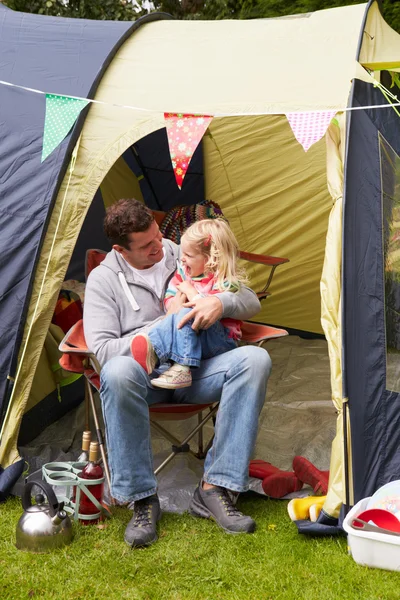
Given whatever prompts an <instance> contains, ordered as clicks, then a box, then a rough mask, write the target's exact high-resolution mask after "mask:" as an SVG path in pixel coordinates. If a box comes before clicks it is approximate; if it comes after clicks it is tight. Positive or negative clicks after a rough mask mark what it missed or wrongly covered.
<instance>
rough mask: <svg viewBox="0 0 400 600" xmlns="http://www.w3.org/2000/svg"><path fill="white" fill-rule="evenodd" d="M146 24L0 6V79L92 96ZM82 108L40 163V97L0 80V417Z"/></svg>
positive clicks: (42, 104) (42, 100)
mask: <svg viewBox="0 0 400 600" xmlns="http://www.w3.org/2000/svg"><path fill="white" fill-rule="evenodd" d="M0 6H1V5H0ZM157 18H165V17H164V16H163V15H158V17H157ZM148 20H150V19H148ZM151 20H153V19H151ZM143 21H144V20H143V19H140V20H139V21H137V22H136V23H129V22H117V21H115V22H114V21H111V22H110V21H86V20H81V19H63V18H56V17H44V16H41V15H33V14H25V13H17V12H14V11H11V10H8V9H7V10H1V11H0V56H1V61H0V80H3V81H7V82H10V83H13V84H16V85H20V86H24V87H30V88H35V89H39V90H41V91H44V92H47V93H55V94H61V95H63V94H65V95H71V96H81V97H93V94H94V93H95V90H96V87H97V85H98V82H99V81H100V78H101V76H102V74H103V73H104V71H105V69H106V68H107V66H108V64H109V62H110V61H111V59H112V57H113V56H114V54H115V52H116V50H117V49H118V48H119V47H120V46H121V44H122V43H123V41H124V40H125V39H126V38H127V37H128V36H129V35H130V34H131V33H132V32H133V31H134V30H135V29H136V28H137V27H138V26H139V25H140V24H141V22H143ZM87 110H89V107H88V108H87V109H84V111H82V113H81V116H80V118H78V120H77V122H76V124H75V126H74V128H73V129H72V131H71V132H70V133H69V134H68V136H67V137H66V138H65V139H64V141H63V142H62V143H61V144H60V145H59V146H58V148H57V149H56V150H54V152H53V153H52V154H51V155H50V156H49V157H48V158H47V159H46V160H45V161H44V162H43V163H41V162H40V161H41V152H42V140H43V129H44V120H45V96H44V95H43V94H36V93H33V92H29V91H25V90H22V89H19V88H13V87H9V86H6V85H3V84H0V114H1V119H0V219H1V223H2V229H1V236H0V420H1V414H4V410H5V408H6V402H5V401H4V399H5V396H7V395H8V394H7V393H6V386H7V381H9V380H7V376H8V375H10V374H11V375H13V374H14V371H15V368H16V358H17V355H18V350H19V344H20V339H21V335H22V331H23V326H24V320H25V312H26V308H27V306H28V302H29V296H30V288H31V284H32V281H33V277H34V271H35V265H36V262H37V260H38V256H39V253H40V248H41V244H42V241H43V237H44V234H45V230H46V224H47V220H48V218H49V215H50V212H51V209H52V205H53V202H54V201H55V197H56V195H57V192H58V189H59V185H60V183H61V181H62V178H63V176H64V173H65V170H66V167H67V165H68V162H69V159H70V155H71V152H72V149H73V146H74V144H75V142H76V139H77V137H78V135H79V133H80V130H81V127H82V124H83V120H84V118H85V115H86V114H87Z"/></svg>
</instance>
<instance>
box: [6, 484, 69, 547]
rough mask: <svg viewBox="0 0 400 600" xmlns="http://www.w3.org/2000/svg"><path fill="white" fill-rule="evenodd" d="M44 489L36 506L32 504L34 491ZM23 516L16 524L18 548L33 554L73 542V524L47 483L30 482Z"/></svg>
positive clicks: (27, 487) (25, 494)
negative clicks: (36, 488) (37, 488)
mask: <svg viewBox="0 0 400 600" xmlns="http://www.w3.org/2000/svg"><path fill="white" fill-rule="evenodd" d="M34 486H37V487H39V488H41V490H42V491H43V492H44V494H45V496H46V497H47V500H48V504H45V497H44V496H43V494H37V495H36V497H35V500H36V504H33V505H32V500H31V492H32V488H33V487H34ZM22 506H23V508H24V513H23V515H22V516H21V518H20V519H19V521H18V523H17V531H16V537H17V539H16V546H17V548H19V549H20V550H29V551H30V552H49V551H50V550H54V549H55V548H61V547H62V546H65V545H66V544H69V543H71V541H72V524H71V521H70V518H69V516H68V515H67V513H66V512H65V510H64V504H63V502H58V500H57V498H56V495H55V493H54V492H53V489H52V488H51V486H50V485H48V484H47V483H39V482H29V483H27V484H26V486H25V488H24V492H23V495H22Z"/></svg>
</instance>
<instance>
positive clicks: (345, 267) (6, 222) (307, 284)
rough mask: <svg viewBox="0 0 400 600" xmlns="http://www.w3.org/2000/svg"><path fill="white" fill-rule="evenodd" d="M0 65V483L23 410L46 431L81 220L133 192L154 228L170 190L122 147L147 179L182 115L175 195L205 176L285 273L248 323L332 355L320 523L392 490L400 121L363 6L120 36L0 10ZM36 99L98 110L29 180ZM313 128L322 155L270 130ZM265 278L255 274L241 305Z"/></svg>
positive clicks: (241, 236)
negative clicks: (311, 122)
mask: <svg viewBox="0 0 400 600" xmlns="http://www.w3.org/2000/svg"><path fill="white" fill-rule="evenodd" d="M0 54H1V57H2V60H1V63H0V80H1V82H0V114H1V120H0V140H1V143H0V177H1V187H0V219H1V224H2V225H1V231H2V235H1V236H0V256H1V261H0V298H1V303H0V333H1V335H0V357H1V358H0V411H1V424H2V429H1V441H0V464H1V465H2V466H3V467H7V466H8V465H11V464H13V463H15V461H17V460H18V458H19V454H18V448H17V444H18V433H19V430H20V427H21V423H22V424H23V423H24V420H26V419H29V414H30V413H31V412H32V411H31V409H32V407H33V406H35V405H43V406H44V407H45V409H44V410H43V412H42V414H43V415H44V417H43V419H44V420H45V418H46V417H45V415H47V413H48V412H51V410H52V409H53V408H52V407H53V405H54V404H57V402H55V401H54V389H55V388H56V383H55V380H54V377H53V380H52V383H50V384H49V385H47V384H45V383H44V382H45V381H48V377H47V378H46V377H44V375H43V373H44V372H46V373H47V376H49V377H50V376H51V375H52V365H51V364H50V362H49V359H48V354H47V355H45V354H44V353H43V349H44V346H45V343H48V344H49V335H50V334H51V328H50V334H49V326H50V323H51V319H52V314H53V311H54V307H55V303H56V300H57V295H58V292H59V289H60V286H61V284H62V282H63V280H64V279H65V277H66V274H67V271H68V268H69V265H72V264H73V262H74V261H72V262H71V257H72V256H73V254H74V255H75V256H77V255H79V247H80V243H81V244H82V236H81V237H80V238H79V234H80V232H81V230H82V227H83V226H84V223H85V217H86V216H87V215H88V214H90V215H91V219H90V220H89V221H88V220H86V227H87V231H93V228H94V227H95V225H94V223H95V222H96V214H98V215H99V214H101V212H102V210H104V207H102V206H101V205H102V202H99V200H98V199H99V194H98V189H99V188H101V190H102V196H101V198H102V199H103V201H104V202H111V201H113V194H114V195H115V196H116V197H118V196H119V195H120V194H122V193H123V192H122V190H123V189H128V188H129V190H131V191H132V190H133V192H132V195H135V193H136V194H137V195H139V196H141V197H142V198H143V197H145V196H146V193H145V192H146V190H145V185H147V186H148V187H149V186H150V187H152V193H153V196H152V197H153V200H154V198H156V199H157V201H158V202H161V205H160V208H169V207H170V206H171V205H174V204H176V205H177V204H182V203H185V202H186V203H187V202H188V201H189V200H188V197H186V198H184V196H183V194H184V192H185V185H186V184H185V183H184V185H183V187H182V192H179V189H178V188H175V190H174V191H173V192H171V194H170V192H168V194H167V192H166V190H167V189H168V190H172V187H171V185H169V187H168V186H167V187H165V186H164V185H163V184H162V183H161V184H160V185H159V188H158V190H159V191H158V193H155V190H154V185H153V184H154V180H153V184H152V183H151V181H150V179H151V178H147V177H144V176H143V173H144V172H145V171H146V168H145V169H144V171H143V168H141V167H140V164H139V163H138V161H136V163H135V165H130V166H129V165H128V162H129V158H128V155H129V156H132V155H133V152H132V151H131V150H130V149H132V147H133V148H134V149H136V150H135V152H136V154H138V156H139V157H140V156H142V157H143V156H144V157H147V158H145V160H155V159H154V156H155V153H156V149H157V148H158V144H159V143H160V144H161V143H165V120H164V113H165V112H172V113H178V112H179V113H185V114H200V115H211V116H213V120H212V122H211V124H210V126H209V128H208V130H207V132H206V133H205V135H204V138H203V141H202V145H201V150H200V151H199V152H201V156H200V155H199V157H198V161H197V163H193V164H194V166H193V168H192V171H190V170H189V172H188V176H187V177H188V179H187V181H188V183H187V186H189V185H190V177H191V176H193V177H194V178H195V179H193V181H196V178H197V183H198V184H199V177H200V179H201V180H202V170H203V171H204V186H205V197H206V198H211V199H213V200H215V201H217V202H218V203H219V204H220V205H221V207H222V209H223V211H224V214H225V215H226V216H227V218H228V219H229V221H230V224H231V226H232V228H233V230H234V232H235V234H236V236H237V238H238V240H239V244H240V246H241V247H243V248H245V249H246V250H248V251H252V252H258V253H263V254H271V255H276V256H287V257H289V258H290V263H288V264H287V265H285V266H284V267H281V273H280V274H279V275H277V276H276V281H275V282H274V284H275V287H274V296H273V298H271V301H270V302H269V303H268V304H267V305H266V306H265V308H263V311H262V313H261V314H260V315H259V316H258V317H257V320H259V321H264V322H268V323H271V324H274V325H278V326H279V325H280V326H284V327H287V328H291V329H295V330H301V331H307V332H312V333H315V334H318V333H319V334H321V333H324V334H325V336H326V339H327V341H328V347H329V359H330V370H331V388H332V399H333V403H334V406H335V409H336V411H337V432H336V437H335V439H334V441H333V445H332V451H331V477H330V489H329V492H328V497H327V500H326V503H325V507H324V508H325V511H326V513H327V514H329V515H331V516H333V517H337V516H338V514H339V510H340V507H341V505H342V503H346V504H353V503H354V502H355V501H357V500H359V499H360V498H361V497H364V496H366V495H369V494H370V493H372V492H373V491H374V490H375V489H376V488H377V487H378V486H379V485H381V484H383V483H385V482H387V481H390V480H392V479H397V478H399V477H400V455H399V452H400V451H399V448H400V443H399V441H400V438H399V435H400V434H399V431H400V428H399V426H398V421H399V414H400V411H399V398H400V396H399V392H400V387H399V379H398V375H397V373H398V367H399V365H400V362H399V359H398V356H399V353H398V350H399V326H398V316H397V315H398V311H399V292H398V272H399V266H398V265H399V263H398V250H397V248H398V243H399V242H398V230H397V222H398V220H399V217H398V216H397V210H398V202H399V184H398V176H399V173H400V170H399V165H400V159H399V156H400V135H399V134H400V120H399V118H398V117H399V115H398V112H397V109H396V110H394V108H393V107H391V106H390V102H389V95H388V94H390V93H393V91H396V90H397V84H396V81H398V79H397V77H398V75H397V73H398V70H399V69H400V36H399V35H397V33H395V32H394V31H393V30H392V29H391V28H390V27H389V26H388V25H387V24H386V23H385V21H384V20H383V18H382V16H381V14H380V10H379V6H378V3H377V2H376V1H375V0H371V1H370V2H369V3H368V4H360V5H352V6H348V7H343V8H335V9H329V10H323V11H319V12H315V13H308V14H301V15H295V16H292V17H285V18H279V19H260V20H249V21H231V20H227V21H175V20H172V19H171V18H170V17H169V16H168V15H165V14H150V15H148V16H147V17H144V18H141V19H139V20H138V21H137V22H135V23H125V22H91V21H82V20H74V19H58V18H51V17H44V16H38V15H31V14H29V15H28V14H21V13H15V12H12V11H10V10H8V9H6V8H4V7H3V6H2V5H0ZM7 84H12V85H7ZM21 86H22V87H21ZM383 86H384V87H383ZM390 86H393V87H391V88H390ZM26 88H28V89H26ZM29 88H30V89H29ZM388 88H390V89H391V92H390V91H389V89H388ZM32 89H33V90H36V92H35V91H32ZM382 90H383V92H384V93H383V92H382ZM385 90H386V91H385ZM38 91H42V92H46V93H48V94H57V95H65V96H73V97H78V98H89V99H95V100H96V102H94V103H89V104H88V105H87V106H86V107H85V108H84V109H83V110H82V111H81V113H80V115H79V117H78V119H77V120H76V122H75V124H74V126H73V127H72V129H71V131H70V132H69V133H68V135H66V137H65V139H64V140H63V141H62V142H61V143H60V144H59V145H58V146H57V148H56V149H55V150H54V151H53V152H52V153H51V154H50V155H49V156H48V157H47V158H46V160H45V161H43V162H41V153H42V145H43V130H44V120H45V96H44V95H43V93H42V94H40V93H38ZM376 106H383V108H375V107H376ZM359 107H368V108H363V109H362V110H358V109H359ZM349 109H350V110H349ZM327 110H329V111H332V112H333V114H334V115H335V117H334V118H333V119H332V121H331V122H330V125H329V127H328V129H327V132H326V134H325V137H324V139H321V140H320V141H319V142H317V143H315V144H314V145H313V146H312V147H311V148H310V149H309V150H308V152H305V151H304V150H303V148H302V147H301V145H300V144H299V143H298V142H297V141H296V139H295V137H294V135H293V132H292V129H291V127H290V125H289V122H288V118H287V116H286V115H287V114H288V113H299V112H304V111H308V112H311V113H315V112H317V113H318V111H319V112H321V111H322V112H324V111H327ZM318 114H319V113H318ZM160 136H161V137H160ZM157 140H158V141H157ZM160 140H161V141H160ZM140 145H142V146H141V150H140V151H139V152H137V148H138V147H139V148H140ZM127 153H128V154H127ZM121 157H122V158H121ZM160 161H161V162H162V161H164V163H165V156H164V158H160ZM138 164H139V167H140V168H141V174H138V171H137V168H138ZM196 164H197V167H196ZM145 166H146V165H145ZM147 166H148V165H147ZM142 167H143V164H142ZM157 169H158V170H159V172H163V171H164V167H160V166H159V164H158V163H157V161H156V164H153V171H157ZM196 169H197V170H196ZM148 171H149V170H148V169H147V172H148ZM135 172H136V174H135ZM124 173H125V176H124ZM118 174H119V176H121V174H122V184H121V188H118V189H117V188H116V185H117V184H115V182H114V183H113V179H112V178H113V177H116V178H117V179H118ZM106 175H107V177H106ZM110 178H111V179H110ZM143 179H145V180H146V181H143ZM119 180H120V181H121V177H119ZM129 181H130V182H131V184H130V186H131V187H129V186H128V183H127V182H129ZM124 182H125V183H124ZM124 186H125V188H124ZM127 186H128V187H127ZM194 188H196V189H198V185H194ZM194 188H193V189H194ZM116 190H118V193H117V191H116ZM147 191H148V190H147ZM181 194H182V195H181ZM150 196H151V194H150ZM96 198H97V200H96ZM107 198H108V200H107ZM114 199H115V198H114ZM153 208H156V206H153ZM97 220H98V219H97ZM99 235H100V233H99ZM78 238H79V239H80V242H79V243H77V240H78ZM83 245H84V244H83ZM98 245H101V244H98ZM74 249H75V252H74ZM81 249H82V250H84V248H81ZM78 258H79V256H78ZM262 276H263V274H262V273H261V271H260V269H259V267H258V266H257V265H254V268H252V270H251V271H250V277H251V284H252V286H253V287H256V286H257V285H258V284H259V283H260V281H261V278H262ZM50 338H51V335H50ZM50 345H51V344H50ZM53 375H54V374H53ZM50 379H51V377H50ZM46 385H47V387H46ZM79 385H80V382H79V381H75V382H72V383H71V382H70V386H68V388H70V389H72V388H73V387H74V386H77V387H78V388H79ZM45 388H46V389H45ZM72 396H73V397H74V398H76V397H77V392H76V391H74V393H72ZM73 401H74V400H73Z"/></svg>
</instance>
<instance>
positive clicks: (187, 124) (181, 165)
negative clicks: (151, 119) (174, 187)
mask: <svg viewBox="0 0 400 600" xmlns="http://www.w3.org/2000/svg"><path fill="white" fill-rule="evenodd" d="M164 119H165V123H166V127H167V136H168V144H169V153H170V155H171V161H172V167H173V169H174V173H175V179H176V183H177V184H178V187H179V189H181V188H182V183H183V178H184V177H185V175H186V171H187V170H188V167H189V164H190V161H191V160H192V156H193V154H194V151H195V150H196V148H197V146H198V144H199V142H200V140H201V138H202V137H203V135H204V132H205V130H206V129H207V127H208V126H209V124H210V123H211V121H212V117H209V116H205V115H184V114H182V113H164Z"/></svg>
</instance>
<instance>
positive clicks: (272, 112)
mask: <svg viewBox="0 0 400 600" xmlns="http://www.w3.org/2000/svg"><path fill="white" fill-rule="evenodd" d="M0 85H7V86H9V87H13V88H18V89H20V90H25V91H26V92H32V93H34V94H43V95H44V96H59V97H63V98H71V99H73V100H84V101H86V102H88V103H92V104H102V105H104V106H115V107H116V108H127V109H130V110H137V111H138V112H151V113H157V112H164V113H171V114H172V113H173V114H185V112H184V111H177V110H173V111H171V110H164V111H160V110H156V109H152V108H141V107H139V106H130V105H129V104H117V103H114V102H104V101H103V100H93V99H91V98H83V97H82V96H69V95H68V94H56V93H53V92H44V91H43V90H37V89H35V88H30V87H25V86H23V85H18V84H16V83H11V82H9V81H3V80H0ZM377 87H379V88H381V87H383V86H381V85H379V86H377ZM386 91H388V90H386ZM389 93H390V92H389ZM395 98H396V100H398V98H397V97H395ZM396 106H399V107H400V102H399V101H398V102H391V103H390V104H376V105H369V106H348V107H346V108H340V107H339V108H337V107H329V108H323V109H313V110H301V111H293V110H287V111H286V112H282V111H279V112H277V111H271V112H268V111H265V112H259V111H258V112H245V113H240V112H236V113H214V115H212V116H213V117H214V118H215V117H217V118H218V117H257V116H262V115H285V114H287V113H296V112H298V113H299V114H305V113H325V112H327V111H333V110H334V111H336V112H337V113H338V112H350V111H353V110H373V109H376V108H394V107H396ZM191 112H192V113H195V114H199V115H200V114H201V111H200V112H199V113H198V112H197V111H191ZM210 116H211V115H210Z"/></svg>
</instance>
